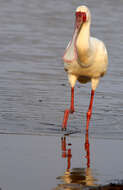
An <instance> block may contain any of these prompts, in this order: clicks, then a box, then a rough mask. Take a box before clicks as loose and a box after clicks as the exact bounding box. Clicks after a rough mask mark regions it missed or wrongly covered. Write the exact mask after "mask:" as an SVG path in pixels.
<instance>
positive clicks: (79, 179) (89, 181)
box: [54, 132, 96, 190]
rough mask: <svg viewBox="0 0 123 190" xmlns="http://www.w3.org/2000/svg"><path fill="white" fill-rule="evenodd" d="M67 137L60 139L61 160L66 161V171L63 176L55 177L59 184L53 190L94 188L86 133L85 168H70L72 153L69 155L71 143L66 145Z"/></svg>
mask: <svg viewBox="0 0 123 190" xmlns="http://www.w3.org/2000/svg"><path fill="white" fill-rule="evenodd" d="M67 137H68V136H63V137H62V138H61V150H62V158H64V159H66V160H67V167H66V171H65V172H64V175H63V176H60V177H57V179H59V180H61V184H58V186H57V187H56V188H55V189H54V190H61V189H66V190H80V189H83V188H84V187H89V186H95V185H96V184H95V179H94V177H93V176H92V171H91V168H90V147H89V138H88V132H87V133H86V135H85V144H84V147H85V152H86V156H85V157H86V160H87V163H86V168H72V169H71V162H72V153H71V147H72V144H71V143H67Z"/></svg>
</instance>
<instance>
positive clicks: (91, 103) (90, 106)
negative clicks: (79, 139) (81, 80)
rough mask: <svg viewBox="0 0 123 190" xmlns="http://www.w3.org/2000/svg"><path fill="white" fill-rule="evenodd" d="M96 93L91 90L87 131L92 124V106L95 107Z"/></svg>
mask: <svg viewBox="0 0 123 190" xmlns="http://www.w3.org/2000/svg"><path fill="white" fill-rule="evenodd" d="M94 93H95V91H94V90H91V99H90V105H89V108H88V112H87V121H86V131H88V128H89V122H90V119H91V114H92V106H93V100H94Z"/></svg>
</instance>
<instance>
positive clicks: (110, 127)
mask: <svg viewBox="0 0 123 190" xmlns="http://www.w3.org/2000/svg"><path fill="white" fill-rule="evenodd" d="M81 3H82V2H81V1H72V0H70V1H65V0H63V1H56V0H52V1H49V0H45V1H43V0H42V1H39V0H35V1H33V0H21V1H19V0H11V1H7V0H6V1H4V0H2V1H1V2H0V28H1V29H0V132H1V133H2V132H3V133H31V134H41V133H44V132H45V133H50V134H51V133H53V134H54V133H59V132H60V128H61V123H62V119H63V112H64V109H65V108H66V107H68V106H69V99H70V97H69V96H70V87H69V84H68V80H67V75H66V73H65V72H64V69H63V63H62V59H61V57H62V55H63V53H64V49H65V47H66V45H67V43H68V41H69V40H70V39H71V36H72V33H73V24H74V11H75V8H76V7H77V6H78V5H81ZM83 4H86V5H88V6H89V8H90V9H91V12H92V27H91V31H92V35H94V36H96V37H97V38H100V39H102V40H103V41H104V42H105V44H106V46H107V48H108V53H109V68H108V73H107V75H106V76H105V77H104V78H103V79H102V80H101V82H100V85H99V87H98V89H97V91H96V97H95V102H94V107H93V116H92V119H91V123H90V133H91V134H93V135H94V136H101V137H102V138H103V137H110V138H122V136H123V128H122V124H123V100H122V94H123V85H122V83H123V77H122V76H123V66H122V39H123V32H122V31H123V19H122V18H123V1H121V0H117V2H116V1H114V0H112V1H110V0H105V1H98V0H94V1H89V0H88V1H85V2H84V1H83ZM89 96H90V84H87V85H81V84H79V83H77V84H76V91H75V108H76V113H75V114H74V115H73V116H71V117H70V120H69V123H68V127H69V129H70V130H73V131H79V132H80V131H82V132H84V130H85V116H86V111H87V108H88V104H89Z"/></svg>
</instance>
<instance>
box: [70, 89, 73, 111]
mask: <svg viewBox="0 0 123 190" xmlns="http://www.w3.org/2000/svg"><path fill="white" fill-rule="evenodd" d="M73 112H74V87H72V88H71V105H70V113H73Z"/></svg>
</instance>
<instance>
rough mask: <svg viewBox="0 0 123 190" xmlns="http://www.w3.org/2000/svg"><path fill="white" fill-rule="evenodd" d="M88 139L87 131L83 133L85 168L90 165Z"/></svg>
mask: <svg viewBox="0 0 123 190" xmlns="http://www.w3.org/2000/svg"><path fill="white" fill-rule="evenodd" d="M89 146H90V145H89V139H88V131H86V134H85V151H86V159H87V168H89V167H90V149H89Z"/></svg>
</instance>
